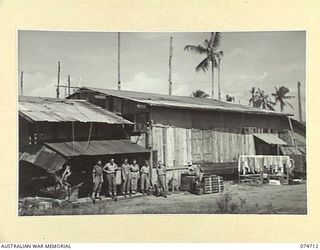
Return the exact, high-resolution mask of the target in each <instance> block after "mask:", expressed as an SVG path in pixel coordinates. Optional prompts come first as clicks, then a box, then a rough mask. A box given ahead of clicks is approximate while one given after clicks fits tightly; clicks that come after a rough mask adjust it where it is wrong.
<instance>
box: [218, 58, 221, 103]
mask: <svg viewBox="0 0 320 250" xmlns="http://www.w3.org/2000/svg"><path fill="white" fill-rule="evenodd" d="M220 66H221V58H220V57H219V58H218V95H219V96H218V97H219V101H221V86H220Z"/></svg>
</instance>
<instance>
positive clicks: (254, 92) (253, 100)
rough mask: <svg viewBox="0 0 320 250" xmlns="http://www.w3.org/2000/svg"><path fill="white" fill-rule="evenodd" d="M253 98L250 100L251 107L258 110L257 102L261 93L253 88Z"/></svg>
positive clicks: (251, 91) (251, 92)
mask: <svg viewBox="0 0 320 250" xmlns="http://www.w3.org/2000/svg"><path fill="white" fill-rule="evenodd" d="M250 94H251V98H250V99H249V106H250V105H251V104H252V107H254V108H257V100H258V94H259V91H258V89H256V88H255V87H252V88H251V90H250Z"/></svg>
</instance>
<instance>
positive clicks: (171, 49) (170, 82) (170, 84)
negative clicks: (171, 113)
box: [169, 36, 173, 95]
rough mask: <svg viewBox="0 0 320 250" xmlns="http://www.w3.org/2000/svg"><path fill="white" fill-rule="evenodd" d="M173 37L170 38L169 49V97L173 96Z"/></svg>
mask: <svg viewBox="0 0 320 250" xmlns="http://www.w3.org/2000/svg"><path fill="white" fill-rule="evenodd" d="M172 39H173V38H172V36H171V37H170V48H169V95H172V79H171V77H172V54H173V47H172Z"/></svg>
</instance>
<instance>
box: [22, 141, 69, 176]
mask: <svg viewBox="0 0 320 250" xmlns="http://www.w3.org/2000/svg"><path fill="white" fill-rule="evenodd" d="M19 161H27V162H30V163H32V164H34V165H36V166H39V167H41V168H43V169H45V170H46V171H48V172H49V173H54V172H57V171H59V170H60V169H61V168H62V166H63V164H64V163H65V162H66V159H65V158H64V157H63V156H61V155H60V154H58V153H57V152H55V151H53V150H51V149H50V148H47V147H46V146H39V145H32V146H30V147H28V148H27V149H25V150H24V151H23V152H21V153H20V154H19Z"/></svg>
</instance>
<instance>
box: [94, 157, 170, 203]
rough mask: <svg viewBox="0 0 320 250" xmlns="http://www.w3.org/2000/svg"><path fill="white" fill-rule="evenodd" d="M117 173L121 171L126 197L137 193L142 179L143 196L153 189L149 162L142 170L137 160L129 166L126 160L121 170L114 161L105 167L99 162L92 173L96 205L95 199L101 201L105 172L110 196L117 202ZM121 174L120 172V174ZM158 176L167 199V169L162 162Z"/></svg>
mask: <svg viewBox="0 0 320 250" xmlns="http://www.w3.org/2000/svg"><path fill="white" fill-rule="evenodd" d="M117 171H120V173H121V189H122V190H121V191H122V195H123V196H124V197H127V195H131V194H135V193H136V192H137V188H138V179H140V185H141V192H142V194H143V195H145V194H146V191H147V190H148V189H149V188H150V187H151V181H150V166H149V162H148V161H146V162H145V165H143V166H142V167H141V168H140V167H139V165H138V164H137V161H136V160H133V161H132V164H129V163H128V159H124V162H123V164H122V165H121V168H120V169H119V168H118V165H117V164H116V163H115V162H114V159H111V160H110V162H108V163H106V164H105V165H104V166H102V161H101V160H98V162H97V163H96V165H94V167H93V171H92V178H93V191H92V200H93V202H94V203H95V199H101V197H100V192H101V188H102V183H103V181H104V179H103V173H104V172H105V173H106V178H107V187H108V192H109V195H110V196H111V197H112V198H113V199H114V200H117ZM120 173H119V172H118V174H120ZM157 175H158V185H159V187H160V188H161V189H162V191H163V195H164V197H166V183H165V182H166V180H165V179H166V168H165V166H164V165H163V164H162V162H161V161H159V162H158V166H157Z"/></svg>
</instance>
